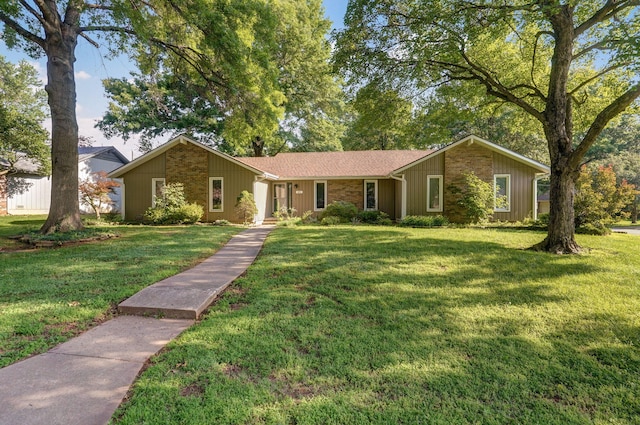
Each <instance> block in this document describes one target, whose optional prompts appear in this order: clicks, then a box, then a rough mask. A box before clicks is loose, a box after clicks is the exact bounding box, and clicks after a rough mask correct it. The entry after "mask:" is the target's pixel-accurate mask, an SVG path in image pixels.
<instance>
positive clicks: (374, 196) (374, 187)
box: [364, 180, 378, 210]
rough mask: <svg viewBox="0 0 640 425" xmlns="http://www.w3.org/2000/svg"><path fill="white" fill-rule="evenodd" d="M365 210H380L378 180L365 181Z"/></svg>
mask: <svg viewBox="0 0 640 425" xmlns="http://www.w3.org/2000/svg"><path fill="white" fill-rule="evenodd" d="M364 209H365V210H377V209H378V180H365V181H364Z"/></svg>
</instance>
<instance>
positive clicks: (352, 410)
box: [112, 226, 640, 424]
mask: <svg viewBox="0 0 640 425" xmlns="http://www.w3.org/2000/svg"><path fill="white" fill-rule="evenodd" d="M543 237H544V234H543V233H536V232H530V231H519V230H514V229H484V230H483V229H430V230H424V229H407V228H391V227H379V228H377V227H367V226H359V227H346V226H344V227H330V228H326V227H297V228H278V229H276V230H275V231H274V232H273V233H272V235H271V236H270V237H269V238H268V239H267V242H266V244H265V247H264V249H263V252H262V254H261V255H260V256H259V258H258V260H257V262H256V263H254V265H253V266H252V267H251V268H250V269H249V271H248V273H247V275H246V276H245V277H243V278H242V279H240V280H238V281H236V283H235V284H234V286H232V287H231V288H230V290H229V291H228V292H227V293H226V294H225V295H224V296H223V297H222V299H221V300H220V301H219V302H218V303H217V304H216V305H215V306H213V307H212V308H211V309H210V310H209V312H208V313H207V314H206V316H205V318H204V319H203V320H202V321H201V322H200V323H199V324H197V325H196V326H194V327H192V328H190V329H189V330H187V331H186V332H185V333H183V334H182V335H181V336H180V337H179V338H178V339H177V340H175V341H173V342H172V343H171V344H170V345H169V346H168V348H167V350H165V351H164V352H163V353H161V354H160V355H158V356H156V357H154V358H153V359H152V362H151V365H150V367H149V368H148V369H147V370H146V371H145V372H144V373H143V374H142V375H141V377H140V378H139V380H138V381H137V382H136V384H135V385H134V388H133V390H132V393H131V395H130V398H129V399H128V401H127V402H126V403H124V404H123V405H122V406H121V409H120V410H119V411H118V412H117V413H116V415H115V416H114V419H113V421H112V422H113V423H117V424H141V423H145V424H203V423H215V424H396V423H398V424H399V423H404V424H420V423H421V424H466V423H469V424H592V423H596V424H604V423H607V424H638V423H640V380H639V378H638V377H639V376H640V283H639V282H640V256H638V244H639V243H640V239H639V238H637V237H633V236H629V235H611V236H608V237H592V236H579V237H578V242H579V243H581V244H582V245H584V246H588V247H591V250H590V251H589V252H588V253H587V254H585V255H581V256H554V255H549V254H545V253H538V252H532V251H527V250H523V249H522V248H525V247H528V246H531V245H533V244H534V243H536V242H538V241H540V240H541V239H542V238H543Z"/></svg>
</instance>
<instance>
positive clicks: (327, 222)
mask: <svg viewBox="0 0 640 425" xmlns="http://www.w3.org/2000/svg"><path fill="white" fill-rule="evenodd" d="M340 223H343V221H342V220H341V219H340V217H336V216H334V215H330V216H328V217H323V218H322V220H321V221H320V224H322V225H323V226H335V225H336V224H340Z"/></svg>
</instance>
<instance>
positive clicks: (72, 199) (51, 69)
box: [40, 25, 83, 233]
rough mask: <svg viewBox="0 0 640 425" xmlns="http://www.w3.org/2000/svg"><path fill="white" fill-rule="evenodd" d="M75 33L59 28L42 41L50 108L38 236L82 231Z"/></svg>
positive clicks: (65, 27) (66, 27) (64, 27)
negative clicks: (47, 183) (45, 194)
mask: <svg viewBox="0 0 640 425" xmlns="http://www.w3.org/2000/svg"><path fill="white" fill-rule="evenodd" d="M76 44H77V34H76V32H75V30H74V29H73V28H72V27H70V26H66V25H61V31H59V32H51V33H48V34H47V37H46V46H47V47H46V49H45V50H46V53H47V78H48V82H47V86H46V91H47V94H48V96H49V107H50V108H51V122H52V126H51V128H52V131H51V165H52V167H51V170H52V171H51V186H52V188H53V190H52V191H51V193H52V194H54V196H52V197H51V206H50V208H49V216H48V217H47V221H46V222H45V223H44V225H43V226H42V228H41V229H40V232H41V233H53V232H67V231H71V230H79V229H82V228H83V225H82V219H81V218H80V203H79V198H78V123H77V120H76V84H75V77H74V62H75V60H76V58H75V53H74V51H75V47H76Z"/></svg>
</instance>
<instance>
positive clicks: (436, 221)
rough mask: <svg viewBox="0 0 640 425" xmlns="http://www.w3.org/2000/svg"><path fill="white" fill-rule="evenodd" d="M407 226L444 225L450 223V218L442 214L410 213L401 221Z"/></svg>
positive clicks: (402, 224)
mask: <svg viewBox="0 0 640 425" xmlns="http://www.w3.org/2000/svg"><path fill="white" fill-rule="evenodd" d="M400 225H401V226H405V227H442V226H447V225H449V219H447V217H445V216H442V215H408V216H406V217H405V218H403V219H402V221H401V222H400Z"/></svg>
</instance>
